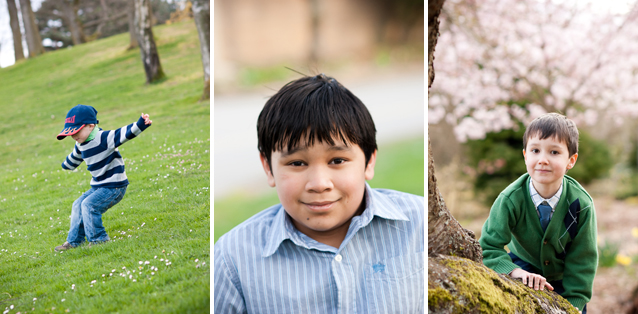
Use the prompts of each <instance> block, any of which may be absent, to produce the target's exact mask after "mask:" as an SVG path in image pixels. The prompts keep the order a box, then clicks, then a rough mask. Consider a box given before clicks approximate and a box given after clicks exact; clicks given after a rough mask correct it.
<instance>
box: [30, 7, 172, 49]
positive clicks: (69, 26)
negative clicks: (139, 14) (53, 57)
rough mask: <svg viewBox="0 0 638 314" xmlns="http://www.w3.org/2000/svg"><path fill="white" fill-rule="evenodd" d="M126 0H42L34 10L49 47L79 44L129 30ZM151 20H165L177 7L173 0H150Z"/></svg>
mask: <svg viewBox="0 0 638 314" xmlns="http://www.w3.org/2000/svg"><path fill="white" fill-rule="evenodd" d="M131 3H132V1H127V0H108V1H107V0H82V1H78V0H72V1H69V0H45V1H43V2H42V6H41V7H40V9H38V11H37V12H35V15H36V18H37V22H38V28H39V29H40V34H41V36H42V38H49V39H51V41H52V42H53V43H54V44H53V45H51V46H49V47H47V48H48V49H58V48H63V47H66V46H70V45H78V44H81V43H83V42H86V41H91V40H95V39H98V38H104V37H109V36H112V35H115V34H120V33H124V32H127V31H129V29H130V24H131V21H129V17H130V15H131V14H132V13H134V12H133V10H134V9H133V6H131ZM151 8H152V10H151V11H152V12H153V17H152V23H153V25H156V24H164V23H165V22H166V21H167V20H168V19H169V18H170V14H171V13H172V12H174V11H175V10H176V9H177V2H176V1H170V2H169V1H166V0H152V1H151Z"/></svg>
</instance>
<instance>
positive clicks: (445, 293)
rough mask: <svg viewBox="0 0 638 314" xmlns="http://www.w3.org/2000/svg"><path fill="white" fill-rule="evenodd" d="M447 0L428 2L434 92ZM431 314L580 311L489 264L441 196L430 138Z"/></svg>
mask: <svg viewBox="0 0 638 314" xmlns="http://www.w3.org/2000/svg"><path fill="white" fill-rule="evenodd" d="M443 2H445V0H430V1H429V2H428V92H429V88H430V87H431V86H432V82H433V81H434V66H433V61H434V55H433V53H434V48H435V46H436V42H437V40H438V37H439V15H440V13H441V9H442V7H443ZM428 313H574V314H577V313H578V310H576V308H575V307H573V306H572V305H571V304H570V303H569V302H567V300H565V299H564V298H563V297H561V296H560V295H558V294H557V293H555V292H552V291H535V290H532V289H530V288H528V287H527V286H525V285H523V283H522V282H520V281H518V280H513V279H511V278H510V277H509V276H507V275H502V274H497V273H496V272H494V271H493V270H491V269H489V268H487V267H485V266H484V265H483V263H482V250H481V247H480V245H479V244H478V242H477V241H476V239H474V234H473V233H472V232H471V231H469V230H466V229H464V228H463V227H461V225H460V224H459V223H458V221H457V220H456V219H454V217H453V216H452V214H451V213H450V211H449V210H448V209H447V207H446V206H445V202H444V201H443V198H442V197H441V194H440V192H439V189H438V187H437V180H436V176H435V173H434V160H433V159H432V149H431V145H430V139H429V138H428Z"/></svg>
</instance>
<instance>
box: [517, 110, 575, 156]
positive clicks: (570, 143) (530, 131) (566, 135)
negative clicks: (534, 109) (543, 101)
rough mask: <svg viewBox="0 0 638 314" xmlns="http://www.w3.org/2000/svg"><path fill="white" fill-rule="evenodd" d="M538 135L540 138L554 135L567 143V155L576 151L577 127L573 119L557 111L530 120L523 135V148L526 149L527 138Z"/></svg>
mask: <svg viewBox="0 0 638 314" xmlns="http://www.w3.org/2000/svg"><path fill="white" fill-rule="evenodd" d="M533 136H538V137H539V138H540V139H541V140H544V139H546V138H549V137H555V138H556V139H558V140H559V141H561V142H565V144H567V150H568V151H569V156H570V157H571V156H573V155H574V154H576V153H578V128H577V127H576V123H574V121H572V120H570V119H567V117H566V116H564V115H562V114H559V113H554V112H552V113H546V114H544V115H542V116H540V117H538V118H536V119H534V121H532V123H530V124H529V126H527V129H526V130H525V134H524V135H523V149H527V140H528V139H529V138H531V137H533Z"/></svg>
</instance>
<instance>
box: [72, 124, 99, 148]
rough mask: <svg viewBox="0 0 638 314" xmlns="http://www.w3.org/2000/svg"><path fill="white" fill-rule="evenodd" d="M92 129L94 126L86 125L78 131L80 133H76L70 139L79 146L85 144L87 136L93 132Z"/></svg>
mask: <svg viewBox="0 0 638 314" xmlns="http://www.w3.org/2000/svg"><path fill="white" fill-rule="evenodd" d="M94 127H95V124H87V125H85V126H84V127H83V128H82V130H80V132H77V133H75V134H73V135H71V137H72V138H73V139H74V140H75V141H76V142H78V143H79V144H82V143H84V142H86V139H87V138H89V135H90V134H91V132H92V131H93V128H94Z"/></svg>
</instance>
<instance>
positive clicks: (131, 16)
mask: <svg viewBox="0 0 638 314" xmlns="http://www.w3.org/2000/svg"><path fill="white" fill-rule="evenodd" d="M128 33H129V35H130V40H129V44H128V48H126V50H131V49H134V48H137V35H136V32H135V3H133V1H130V0H129V1H128Z"/></svg>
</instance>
